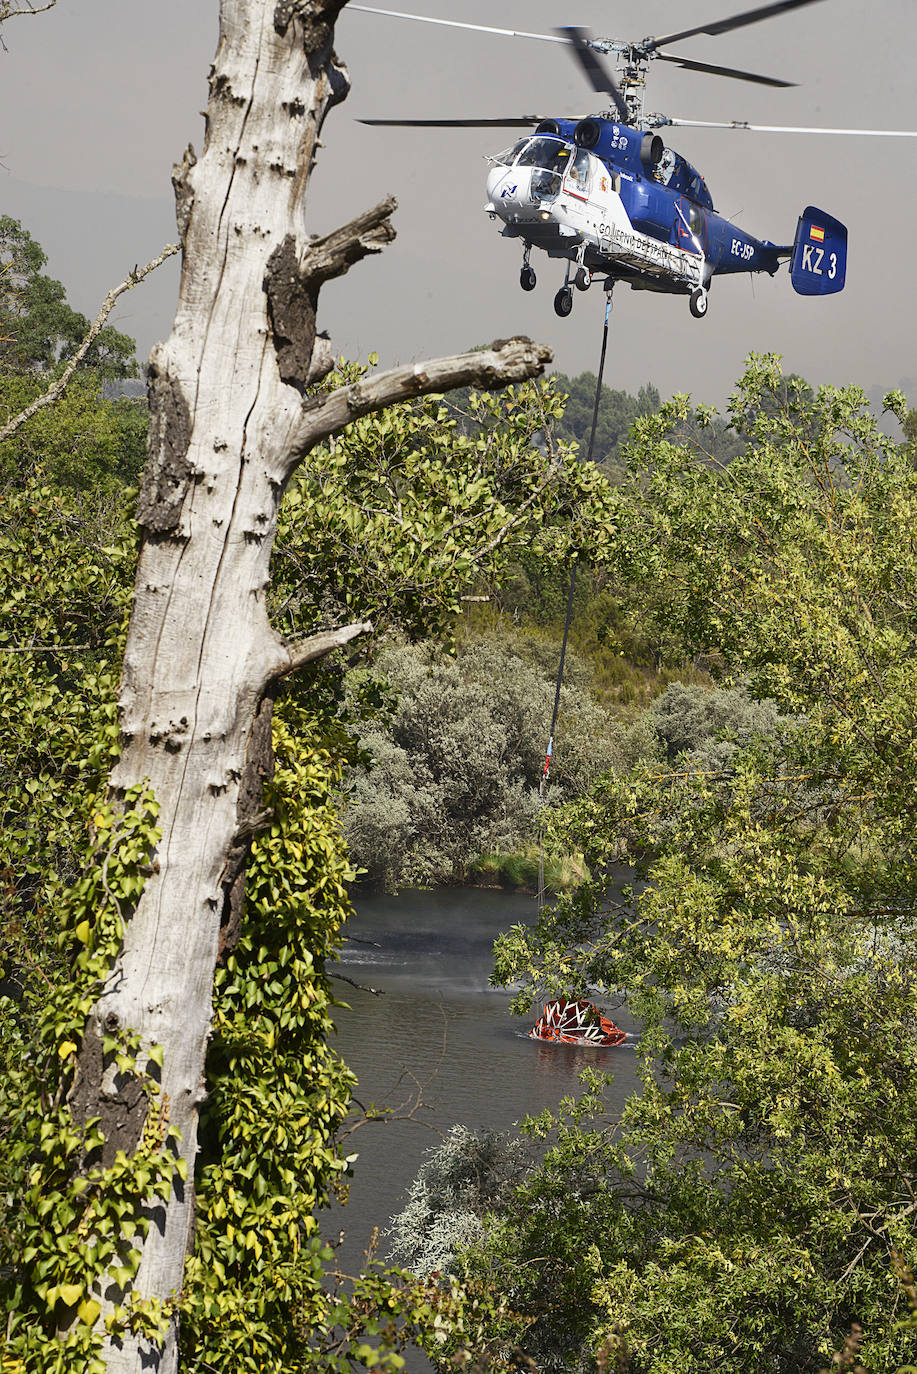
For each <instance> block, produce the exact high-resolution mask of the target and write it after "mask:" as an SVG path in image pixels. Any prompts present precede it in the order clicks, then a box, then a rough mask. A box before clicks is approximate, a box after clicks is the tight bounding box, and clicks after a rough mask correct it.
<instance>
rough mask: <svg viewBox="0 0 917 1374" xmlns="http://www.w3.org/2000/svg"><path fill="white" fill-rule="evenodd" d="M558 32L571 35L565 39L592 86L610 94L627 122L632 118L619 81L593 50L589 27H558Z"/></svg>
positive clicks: (603, 93) (619, 112)
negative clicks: (570, 44) (571, 47)
mask: <svg viewBox="0 0 917 1374" xmlns="http://www.w3.org/2000/svg"><path fill="white" fill-rule="evenodd" d="M557 32H558V33H559V34H567V35H569V37H567V38H566V40H565V41H566V42H568V43H572V44H573V52H574V55H575V56H576V59H577V61H578V62H579V64H580V66H581V67H582V69H583V71H584V72H585V74H586V79H587V80H588V82H589V83H590V85H591V86H592V89H593V90H594V91H598V92H599V93H600V94H601V95H610V96H611V98H612V100H613V101H614V103H615V105H616V107H617V111H618V114H619V115H620V116H621V119H622V120H623V121H624V122H625V123H626V122H627V120H628V119H629V118H630V111H629V110H628V108H627V102H626V101H625V99H624V97H623V95H622V94H621V92H620V90H619V89H618V83H617V82H616V81H615V79H614V77H613V76H612V74H611V72H610V71H609V69H608V67H606V65H605V63H604V62H603V61H602V60H601V58H600V57H599V55H598V53H596V52H595V51H594V50H593V48H592V45H591V43H590V39H589V31H588V29H579V28H575V27H573V26H571V27H568V28H563V29H558V30H557Z"/></svg>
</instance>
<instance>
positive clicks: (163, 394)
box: [70, 0, 550, 1374]
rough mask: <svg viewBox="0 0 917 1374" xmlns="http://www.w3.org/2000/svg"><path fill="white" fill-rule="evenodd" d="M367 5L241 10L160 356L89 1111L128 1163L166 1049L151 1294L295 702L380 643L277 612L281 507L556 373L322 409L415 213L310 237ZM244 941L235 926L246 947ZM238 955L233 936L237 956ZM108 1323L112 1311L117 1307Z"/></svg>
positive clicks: (332, 399)
mask: <svg viewBox="0 0 917 1374" xmlns="http://www.w3.org/2000/svg"><path fill="white" fill-rule="evenodd" d="M342 4H343V0H222V3H221V6H220V37H219V45H218V49H217V53H216V57H215V60H214V65H213V69H212V72H211V76H210V100H209V105H208V109H207V116H206V119H207V125H206V140H205V145H204V151H203V153H202V155H201V157H200V159H196V158H195V155H194V153H193V151H192V150H191V149H190V148H189V149H188V151H187V152H186V153H185V156H184V158H183V161H182V162H181V164H180V165H179V166H178V167H176V169H175V174H174V184H175V191H176V199H177V206H178V210H177V217H178V225H179V230H180V234H181V240H182V248H183V255H184V256H183V271H182V278H181V292H180V298H179V302H178V310H177V315H176V319H175V325H174V328H173V331H172V334H171V336H170V338H169V339H168V340H167V342H166V343H164V344H162V345H159V346H158V347H157V348H156V349H155V350H154V353H153V356H152V359H151V374H150V406H151V420H152V427H151V438H150V456H149V461H148V466H147V471H146V474H145V478H144V482H143V488H142V492H141V496H140V502H139V512H138V519H139V523H140V526H141V531H142V541H141V549H140V557H139V565H138V569H137V578H136V585H135V589H134V603H133V614H132V618H131V625H130V632H129V637H128V643H127V651H126V656H125V662H124V669H123V680H122V688H121V696H120V724H121V742H122V752H121V758H120V762H119V763H118V765H117V766H116V768H115V770H114V772H113V774H112V778H111V789H112V794H113V796H115V797H118V796H122V795H123V794H124V792H125V791H126V789H128V788H129V787H131V786H133V785H134V784H136V783H138V782H140V781H142V780H144V779H147V780H148V781H149V786H150V787H151V789H152V791H153V793H154V795H155V797H156V800H157V802H158V804H159V807H160V818H159V819H160V825H161V829H162V840H161V842H160V844H159V847H158V853H157V855H156V862H155V863H154V864H153V869H154V872H153V873H152V874H151V876H150V877H149V879H148V881H147V883H146V887H145V890H144V892H143V895H142V897H141V899H140V902H139V904H138V906H137V908H136V911H135V913H134V914H133V916H132V918H131V920H130V921H129V924H128V926H127V929H126V932H125V936H124V941H123V946H122V949H121V951H120V954H119V955H118V958H117V962H116V964H115V967H114V968H113V971H112V973H111V976H110V978H109V980H108V982H107V984H106V987H105V989H104V991H103V993H102V995H101V996H100V997H99V999H98V1001H97V1003H96V1005H95V1007H94V1009H93V1011H92V1014H91V1017H90V1021H89V1024H88V1026H87V1031H86V1036H85V1039H84V1043H83V1046H82V1048H81V1051H80V1063H79V1071H78V1074H77V1077H76V1080H75V1083H74V1087H73V1090H72V1093H71V1099H70V1100H71V1105H72V1108H73V1111H74V1114H75V1116H76V1117H77V1119H78V1120H79V1119H83V1120H85V1119H87V1118H90V1117H102V1120H103V1125H104V1128H105V1130H106V1133H107V1137H108V1141H109V1144H108V1146H106V1149H107V1150H110V1151H111V1152H112V1153H113V1152H114V1151H115V1150H116V1149H117V1148H119V1147H120V1148H126V1149H127V1151H128V1153H130V1150H131V1149H132V1148H133V1147H134V1145H135V1144H136V1141H137V1139H138V1135H139V1132H140V1129H142V1120H138V1119H137V1118H138V1111H139V1113H140V1115H141V1116H142V1113H143V1107H142V1106H140V1107H139V1108H138V1104H137V1102H136V1101H133V1099H132V1098H131V1095H130V1094H125V1093H121V1094H120V1095H119V1094H118V1093H116V1092H115V1091H114V1090H113V1088H112V1085H111V1082H110V1079H109V1078H107V1077H106V1075H105V1073H104V1072H103V1067H102V1057H101V1055H100V1054H99V1053H98V1049H99V1040H100V1038H101V1037H102V1036H103V1035H104V1034H109V1035H111V1034H113V1033H119V1032H122V1031H127V1032H130V1031H133V1032H136V1033H138V1034H139V1036H140V1040H141V1044H142V1045H143V1046H150V1045H154V1044H155V1045H160V1046H162V1047H163V1050H164V1063H163V1069H162V1085H161V1090H162V1101H164V1102H165V1103H167V1105H168V1112H169V1118H170V1122H171V1124H172V1125H173V1126H176V1127H177V1128H178V1129H179V1130H180V1132H181V1142H182V1143H181V1151H182V1153H183V1155H184V1156H185V1158H186V1159H187V1164H188V1171H189V1185H188V1186H187V1187H185V1188H184V1189H181V1185H180V1184H176V1188H175V1189H174V1190H173V1192H172V1195H171V1197H170V1199H169V1200H168V1203H167V1204H166V1205H165V1206H163V1207H162V1208H159V1209H158V1210H156V1211H155V1212H154V1214H153V1223H154V1224H153V1225H151V1226H150V1229H149V1233H148V1235H147V1236H146V1238H145V1240H144V1241H143V1243H142V1258H141V1263H140V1268H139V1271H138V1274H137V1277H136V1280H135V1282H134V1286H133V1291H134V1292H135V1293H136V1294H137V1295H138V1296H139V1297H142V1298H146V1297H152V1298H158V1299H160V1300H162V1301H166V1302H167V1301H168V1300H169V1299H170V1298H171V1297H172V1296H173V1295H174V1294H176V1293H177V1292H178V1291H179V1290H180V1288H181V1285H182V1269H183V1263H184V1259H185V1253H186V1250H187V1247H188V1245H189V1240H190V1232H191V1229H192V1224H193V1222H192V1218H193V1177H194V1159H195V1152H196V1132H197V1119H198V1110H199V1105H200V1102H201V1099H202V1093H203V1083H204V1061H205V1053H206V1047H207V1040H208V1034H209V1030H210V1023H211V989H212V982H213V975H214V968H215V964H216V960H217V957H218V950H219V948H220V943H221V926H223V927H224V928H225V927H227V926H230V925H232V924H233V923H234V922H235V920H237V918H238V912H239V893H240V890H241V882H242V876H240V875H242V873H243V868H244V854H245V851H246V847H247V843H248V841H249V839H250V837H251V834H252V830H253V827H254V823H255V817H254V814H253V813H254V812H256V811H257V807H258V793H259V777H260V770H262V769H263V768H264V767H265V766H267V760H268V758H269V742H270V730H269V724H270V717H269V710H262V703H264V701H265V698H266V697H269V695H270V692H271V688H272V684H274V683H275V682H276V680H277V679H278V678H280V677H281V676H283V675H284V674H287V673H290V672H292V671H294V670H295V669H297V668H298V667H300V666H301V665H303V664H306V663H308V662H309V661H311V660H313V659H315V658H316V657H318V656H320V655H322V654H325V653H327V652H329V651H330V650H332V649H334V648H335V647H338V646H341V645H344V644H346V643H347V642H348V641H349V640H351V639H352V638H353V637H354V636H356V635H359V634H361V633H362V632H365V631H367V630H369V629H370V626H368V625H362V624H361V625H347V626H340V627H337V628H332V629H330V630H326V631H324V632H322V633H317V634H316V635H315V636H314V637H313V638H311V639H309V640H306V641H305V642H304V643H297V644H287V643H284V642H283V641H282V640H281V639H280V638H279V637H278V635H277V634H276V633H275V632H274V631H273V629H272V628H271V626H270V624H269V621H268V616H267V611H266V591H267V586H268V577H269V559H270V554H271V546H272V541H273V536H274V531H275V526H276V519H277V510H278V505H279V502H280V499H281V495H282V493H283V490H284V487H285V485H286V483H287V481H288V479H289V478H290V475H291V474H292V473H293V472H294V470H295V469H296V468H297V466H298V465H299V464H300V463H302V461H303V460H304V459H305V458H306V456H307V455H308V453H309V452H310V450H311V449H312V448H313V447H314V446H315V445H316V444H317V443H318V442H320V441H321V440H323V439H324V438H326V437H327V436H329V435H331V434H333V433H334V432H335V431H337V430H339V429H341V428H342V427H343V426H344V425H346V424H347V423H348V421H349V420H351V419H353V418H355V417H357V416H359V415H363V414H366V413H367V412H369V411H374V410H378V409H381V408H383V407H384V406H386V405H389V404H391V403H392V402H395V401H398V400H402V399H404V398H406V397H410V396H413V395H420V394H423V393H427V392H431V391H441V390H444V389H447V388H449V387H454V386H464V385H469V384H473V385H477V386H484V387H486V386H489V385H501V384H504V383H507V382H511V381H515V380H522V379H524V378H526V377H529V376H533V375H535V374H537V373H538V372H540V371H541V370H542V368H543V366H544V363H545V362H546V361H547V360H548V359H549V356H550V355H549V354H548V353H547V350H545V349H541V348H538V347H536V346H534V345H532V344H531V343H530V342H529V341H527V340H520V339H517V340H510V341H507V342H504V343H501V344H499V345H494V346H493V347H492V348H491V349H490V350H486V351H484V352H475V353H469V354H467V355H464V356H461V357H455V358H449V359H442V360H439V361H437V362H430V363H426V364H424V365H423V366H419V365H418V366H408V367H404V368H399V369H396V370H394V371H391V372H388V373H383V374H381V375H379V376H376V377H374V378H372V379H370V380H367V381H365V382H362V383H360V384H358V385H355V386H351V387H347V388H346V389H343V390H340V391H338V392H334V393H331V394H326V395H323V396H315V395H314V394H310V391H309V388H310V384H312V383H314V382H315V381H316V380H317V379H319V378H320V377H322V376H323V375H325V374H326V373H327V372H328V371H329V370H330V365H331V357H332V353H331V346H330V343H329V341H328V340H327V339H325V338H324V337H323V336H321V335H318V334H317V333H316V324H315V315H316V303H317V298H318V292H319V288H320V287H321V285H322V283H323V282H324V281H327V280H328V279H330V278H332V277H334V276H337V275H340V274H341V273H343V272H346V271H347V270H348V268H349V267H350V266H352V265H353V264H354V263H356V262H358V261H359V260H360V259H361V258H363V257H365V256H366V255H367V254H369V253H374V252H377V251H379V249H380V248H381V247H382V246H383V245H384V244H385V243H387V242H388V241H389V240H390V239H391V238H392V237H393V230H392V228H391V226H390V223H389V218H388V217H389V215H390V213H391V211H392V210H393V208H394V202H393V201H386V202H384V203H383V204H382V205H379V206H377V207H376V208H375V209H374V210H370V211H368V212H367V213H366V214H365V215H363V216H361V217H360V218H358V219H357V220H355V221H354V222H353V223H351V224H349V225H347V226H346V227H345V228H343V229H340V230H338V231H337V232H335V233H333V234H330V235H329V236H328V237H327V238H322V239H306V238H305V237H304V236H303V235H302V232H301V225H302V221H303V209H304V199H305V193H306V189H307V184H308V179H309V175H310V172H311V170H312V166H313V161H314V158H315V153H316V149H317V147H318V137H319V133H320V130H321V127H322V122H323V120H324V118H325V115H326V114H327V112H328V110H329V109H330V108H331V107H332V106H333V105H334V104H336V103H337V102H338V101H340V100H342V99H343V98H344V96H345V95H346V93H347V90H348V79H347V75H346V72H345V70H344V69H343V67H342V66H341V65H340V64H339V63H338V61H337V59H336V58H335V56H334V54H333V51H332V40H333V25H334V21H335V20H336V18H337V15H338V13H339V11H340V9H341V8H342ZM227 935H228V930H225V929H224V939H225V938H226V936H227ZM229 938H231V936H230V937H229ZM98 1296H99V1299H100V1301H101V1302H102V1304H103V1311H102V1318H100V1321H101V1320H103V1319H104V1316H105V1313H106V1311H110V1310H111V1304H112V1300H113V1299H114V1300H118V1299H120V1297H121V1295H120V1294H119V1293H117V1292H113V1291H111V1290H109V1291H107V1292H105V1293H99V1294H98ZM105 1358H106V1361H107V1367H108V1369H109V1370H110V1371H112V1374H115V1372H117V1374H128V1371H130V1374H141V1370H143V1371H147V1372H148V1371H149V1370H150V1369H155V1370H158V1371H163V1372H164V1371H172V1370H175V1369H176V1368H177V1323H176V1322H175V1321H174V1320H173V1321H172V1322H171V1325H170V1329H169V1334H168V1337H167V1338H166V1341H165V1344H164V1346H163V1347H162V1348H160V1347H159V1346H158V1345H156V1346H154V1347H153V1348H151V1347H150V1345H149V1344H148V1343H147V1342H146V1341H144V1340H143V1339H141V1338H139V1337H136V1338H135V1337H127V1338H124V1339H123V1340H120V1341H117V1342H112V1341H108V1343H107V1345H106V1349H105Z"/></svg>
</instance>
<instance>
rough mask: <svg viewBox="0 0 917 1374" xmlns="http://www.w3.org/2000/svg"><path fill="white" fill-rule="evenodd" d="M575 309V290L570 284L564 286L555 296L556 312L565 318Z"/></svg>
mask: <svg viewBox="0 0 917 1374" xmlns="http://www.w3.org/2000/svg"><path fill="white" fill-rule="evenodd" d="M572 309H573V292H572V291H571V289H570V287H569V286H562V287H561V288H560V290H559V291H558V293H557V295H556V296H555V297H554V313H555V314H556V315H559V316H560V318H561V319H562V320H565V319H566V318H567V316H568V315H569V314H570V311H571V310H572Z"/></svg>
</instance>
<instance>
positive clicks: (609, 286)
mask: <svg viewBox="0 0 917 1374" xmlns="http://www.w3.org/2000/svg"><path fill="white" fill-rule="evenodd" d="M613 290H614V282H608V283H606V286H605V324H604V326H603V329H602V351H601V354H600V355H599V371H598V376H597V377H596V381H595V401H594V403H593V406H592V429H591V431H590V434H589V447H588V448H587V450H586V462H587V463H591V462H592V453H593V449H594V448H595V431H596V427H597V425H598V420H599V403H600V401H601V399H602V377H603V376H604V373H605V354H606V352H607V350H608V322H609V320H610V318H611V293H612V291H613ZM575 591H576V558H575V557H574V558H573V559H572V560H571V563H570V588H569V590H568V592H567V613H566V616H565V617H564V637H563V640H562V642H561V646H560V661H559V662H558V665H557V681H556V683H555V685H554V710H553V712H552V713H551V730H550V734H549V735H548V749H547V753H546V754H545V760H544V769H543V771H542V774H541V781H540V783H539V784H538V800H539V803H540V805H541V806H542V807H543V806H544V794H545V788H546V787H547V785H548V779H549V778H550V775H551V759H552V757H553V755H554V734H555V731H556V730H557V715H558V712H559V710H560V689H561V686H562V685H563V680H564V663H565V662H566V658H567V640H568V638H569V636H570V622H571V620H572V619H573V595H574V592H575ZM539 830H540V834H539V855H538V909H539V911H540V910H541V908H542V907H543V906H544V827H543V826H541V827H539Z"/></svg>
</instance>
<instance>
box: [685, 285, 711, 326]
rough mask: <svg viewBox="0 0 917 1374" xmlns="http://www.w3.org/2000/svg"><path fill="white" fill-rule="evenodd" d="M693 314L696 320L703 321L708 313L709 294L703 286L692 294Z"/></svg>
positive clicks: (691, 305)
mask: <svg viewBox="0 0 917 1374" xmlns="http://www.w3.org/2000/svg"><path fill="white" fill-rule="evenodd" d="M689 304H690V308H691V314H692V315H693V316H694V318H695V319H696V320H702V319H703V318H704V316H705V315H706V313H707V293H706V291H705V290H704V288H703V287H702V286H698V287H696V288H695V290H693V291H692V292H691V300H690V303H689Z"/></svg>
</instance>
